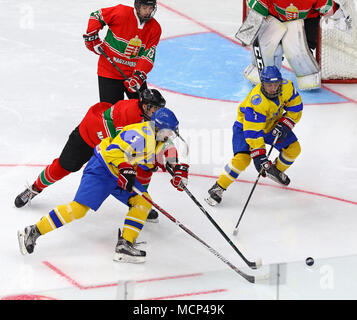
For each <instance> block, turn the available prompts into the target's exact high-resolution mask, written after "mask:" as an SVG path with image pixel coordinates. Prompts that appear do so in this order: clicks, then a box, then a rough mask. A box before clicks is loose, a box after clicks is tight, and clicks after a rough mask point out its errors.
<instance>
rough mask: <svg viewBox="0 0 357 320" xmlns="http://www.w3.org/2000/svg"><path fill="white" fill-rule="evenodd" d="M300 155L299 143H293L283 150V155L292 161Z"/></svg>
mask: <svg viewBox="0 0 357 320" xmlns="http://www.w3.org/2000/svg"><path fill="white" fill-rule="evenodd" d="M300 153H301V146H300V143H299V141H295V142H293V143H292V144H291V145H290V146H289V147H287V148H286V149H285V150H284V155H286V156H287V157H289V158H292V159H296V158H297V157H298V155H299V154H300Z"/></svg>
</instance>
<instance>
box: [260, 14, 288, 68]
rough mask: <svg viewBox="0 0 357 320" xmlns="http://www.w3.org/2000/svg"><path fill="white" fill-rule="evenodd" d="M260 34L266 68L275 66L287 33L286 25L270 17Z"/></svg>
mask: <svg viewBox="0 0 357 320" xmlns="http://www.w3.org/2000/svg"><path fill="white" fill-rule="evenodd" d="M261 29H262V30H261V32H259V34H258V40H259V46H260V50H261V54H262V57H263V61H264V65H265V66H273V65H275V56H276V50H277V49H278V46H279V44H280V41H281V40H282V39H283V37H284V35H285V34H286V32H287V28H286V26H285V24H284V23H282V22H280V21H279V20H278V19H276V18H274V17H273V16H268V17H267V19H266V21H265V23H264V26H263V27H262V28H261Z"/></svg>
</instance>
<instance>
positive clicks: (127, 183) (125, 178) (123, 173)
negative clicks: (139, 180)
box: [118, 162, 136, 192]
mask: <svg viewBox="0 0 357 320" xmlns="http://www.w3.org/2000/svg"><path fill="white" fill-rule="evenodd" d="M118 169H119V176H118V186H119V187H120V188H122V189H124V190H127V191H129V192H132V191H133V186H134V184H135V178H136V171H135V169H134V168H133V166H132V165H131V164H130V163H128V162H123V163H121V164H120V165H119V167H118Z"/></svg>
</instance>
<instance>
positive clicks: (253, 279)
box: [133, 187, 267, 283]
mask: <svg viewBox="0 0 357 320" xmlns="http://www.w3.org/2000/svg"><path fill="white" fill-rule="evenodd" d="M133 191H135V192H136V193H137V194H138V195H140V196H141V197H143V198H144V199H145V200H146V201H147V202H149V203H150V204H151V205H153V206H154V207H155V208H156V209H157V210H159V211H160V212H161V213H162V214H164V215H165V216H166V217H167V218H169V219H170V220H171V221H172V222H174V223H175V224H177V225H178V226H179V227H180V228H181V229H182V230H184V231H185V232H186V233H188V234H189V235H190V236H191V237H193V238H195V239H196V240H197V241H199V242H201V244H203V245H204V246H205V247H206V248H207V249H208V250H209V251H210V252H212V253H213V254H214V255H215V256H216V257H217V258H219V259H220V260H222V261H223V262H224V263H225V264H226V265H228V266H229V267H230V268H231V269H233V270H234V271H235V272H236V273H238V274H239V275H240V276H241V277H243V278H244V279H246V280H247V281H249V282H250V283H256V282H257V281H258V280H264V279H267V275H262V276H259V275H258V276H253V275H248V274H246V273H244V272H243V271H241V270H239V269H238V268H237V267H236V266H234V265H233V264H232V263H230V262H229V261H228V260H227V259H226V258H224V257H223V256H222V255H221V254H220V253H219V252H217V251H216V250H215V249H213V248H212V247H211V246H209V245H208V244H207V243H206V242H204V241H203V240H202V239H201V238H199V237H198V236H197V235H196V234H194V233H193V232H192V231H191V230H190V229H188V228H186V227H185V226H184V225H183V224H182V223H181V222H180V221H178V220H176V219H175V218H174V217H173V216H171V215H170V214H169V213H168V212H167V211H165V210H164V209H162V208H161V207H160V206H159V205H157V204H156V203H155V202H154V201H152V200H151V199H150V198H148V197H147V196H145V195H144V194H143V193H142V192H141V191H140V190H138V189H137V188H136V187H133Z"/></svg>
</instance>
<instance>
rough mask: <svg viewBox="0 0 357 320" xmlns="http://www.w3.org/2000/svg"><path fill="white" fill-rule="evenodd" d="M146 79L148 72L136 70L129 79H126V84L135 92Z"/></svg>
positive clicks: (130, 90) (129, 89)
mask: <svg viewBox="0 0 357 320" xmlns="http://www.w3.org/2000/svg"><path fill="white" fill-rule="evenodd" d="M145 80H146V73H145V72H144V71H139V70H134V73H133V75H132V76H131V77H130V78H129V79H128V80H125V81H124V86H125V87H126V88H127V89H128V91H129V92H131V93H135V92H136V91H138V90H139V89H140V87H141V86H142V84H143V83H144V82H145Z"/></svg>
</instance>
